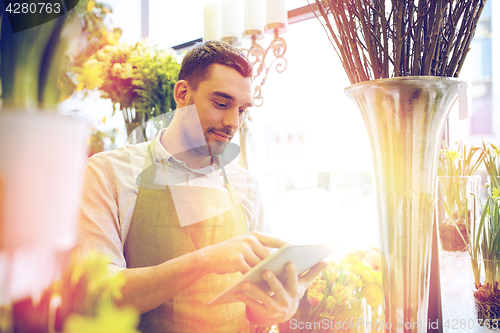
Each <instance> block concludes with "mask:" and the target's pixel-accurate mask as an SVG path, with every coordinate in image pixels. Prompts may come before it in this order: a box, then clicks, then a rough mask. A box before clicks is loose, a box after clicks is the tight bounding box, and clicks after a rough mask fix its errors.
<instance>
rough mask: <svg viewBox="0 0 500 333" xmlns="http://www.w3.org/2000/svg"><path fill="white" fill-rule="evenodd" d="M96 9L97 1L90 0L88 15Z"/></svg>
mask: <svg viewBox="0 0 500 333" xmlns="http://www.w3.org/2000/svg"><path fill="white" fill-rule="evenodd" d="M94 7H95V1H94V0H90V1H89V2H88V3H87V13H90V12H91V11H92V10H93V9H94Z"/></svg>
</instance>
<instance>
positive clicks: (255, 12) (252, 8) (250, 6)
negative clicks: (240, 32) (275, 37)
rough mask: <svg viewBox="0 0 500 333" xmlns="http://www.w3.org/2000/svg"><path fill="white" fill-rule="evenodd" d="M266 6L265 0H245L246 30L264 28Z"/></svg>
mask: <svg viewBox="0 0 500 333" xmlns="http://www.w3.org/2000/svg"><path fill="white" fill-rule="evenodd" d="M265 12H266V7H265V5H264V0H245V31H247V30H261V31H263V30H264V24H265Z"/></svg>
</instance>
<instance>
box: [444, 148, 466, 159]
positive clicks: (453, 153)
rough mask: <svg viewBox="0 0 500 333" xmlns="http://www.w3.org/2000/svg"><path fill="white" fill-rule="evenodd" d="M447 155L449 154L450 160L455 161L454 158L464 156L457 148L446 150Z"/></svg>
mask: <svg viewBox="0 0 500 333" xmlns="http://www.w3.org/2000/svg"><path fill="white" fill-rule="evenodd" d="M446 155H447V157H448V159H449V160H450V161H454V160H456V159H457V158H460V157H461V156H462V154H460V153H459V152H458V151H456V150H448V151H447V152H446Z"/></svg>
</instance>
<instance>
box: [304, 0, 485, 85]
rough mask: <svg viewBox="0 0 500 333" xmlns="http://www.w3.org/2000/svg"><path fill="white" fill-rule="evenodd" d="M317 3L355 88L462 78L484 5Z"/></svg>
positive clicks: (400, 0) (471, 1) (470, 0)
mask: <svg viewBox="0 0 500 333" xmlns="http://www.w3.org/2000/svg"><path fill="white" fill-rule="evenodd" d="M315 1H316V5H317V8H318V11H319V13H320V14H317V18H318V19H319V20H320V22H321V23H322V24H323V26H324V27H325V30H327V33H328V35H329V38H330V41H331V42H332V45H333V47H334V48H335V51H336V52H337V54H338V55H339V57H340V59H341V61H342V64H343V66H344V68H345V70H346V72H347V75H348V77H349V80H350V81H351V83H352V84H354V83H358V82H362V81H368V80H374V79H382V78H389V77H396V76H409V75H431V76H449V77H458V75H459V73H460V70H461V69H462V66H463V63H464V59H465V57H466V56H467V53H468V52H469V49H470V43H471V41H472V38H473V36H474V32H475V29H476V25H477V22H478V20H479V16H480V15H481V12H482V10H483V7H484V5H485V2H486V0H315ZM313 11H314V10H313ZM314 12H315V13H316V11H314Z"/></svg>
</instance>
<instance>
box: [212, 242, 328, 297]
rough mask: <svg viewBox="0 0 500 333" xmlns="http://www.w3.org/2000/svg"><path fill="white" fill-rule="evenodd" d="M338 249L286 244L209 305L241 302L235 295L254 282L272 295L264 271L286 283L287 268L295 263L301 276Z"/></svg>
mask: <svg viewBox="0 0 500 333" xmlns="http://www.w3.org/2000/svg"><path fill="white" fill-rule="evenodd" d="M336 248H337V247H336V246H333V245H327V244H323V245H291V244H285V245H283V246H282V247H280V248H279V250H278V251H276V252H274V253H273V254H271V255H270V256H269V257H267V258H266V259H264V260H262V261H261V262H260V263H258V264H257V265H256V266H255V267H253V268H252V269H251V270H250V271H248V272H247V273H246V274H245V275H243V276H242V277H241V278H240V279H239V280H238V281H236V282H235V283H234V284H233V285H232V286H230V287H229V288H227V289H226V290H224V291H223V292H222V293H220V294H219V295H217V296H216V297H214V298H213V299H211V300H210V301H209V302H208V305H219V304H226V303H234V302H239V301H238V300H237V299H236V298H234V294H235V293H237V292H242V291H243V290H242V289H241V286H242V285H243V283H244V282H246V281H248V282H252V283H253V284H255V285H256V286H258V287H259V288H260V289H261V290H263V291H265V292H267V293H269V294H272V291H271V288H270V287H269V285H268V284H267V282H266V280H264V278H263V277H262V274H263V273H264V271H267V270H270V271H271V272H273V273H274V274H275V275H276V277H277V278H278V279H279V280H280V281H281V283H284V282H285V280H286V271H285V266H286V264H287V263H289V262H293V263H294V264H295V267H296V268H297V273H298V274H299V275H301V274H302V273H304V272H305V271H307V270H308V269H309V268H311V267H312V266H314V265H316V264H317V263H319V262H320V261H321V260H323V259H325V258H326V257H328V256H329V255H330V254H331V253H332V252H333V251H334V250H335V249H336Z"/></svg>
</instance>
